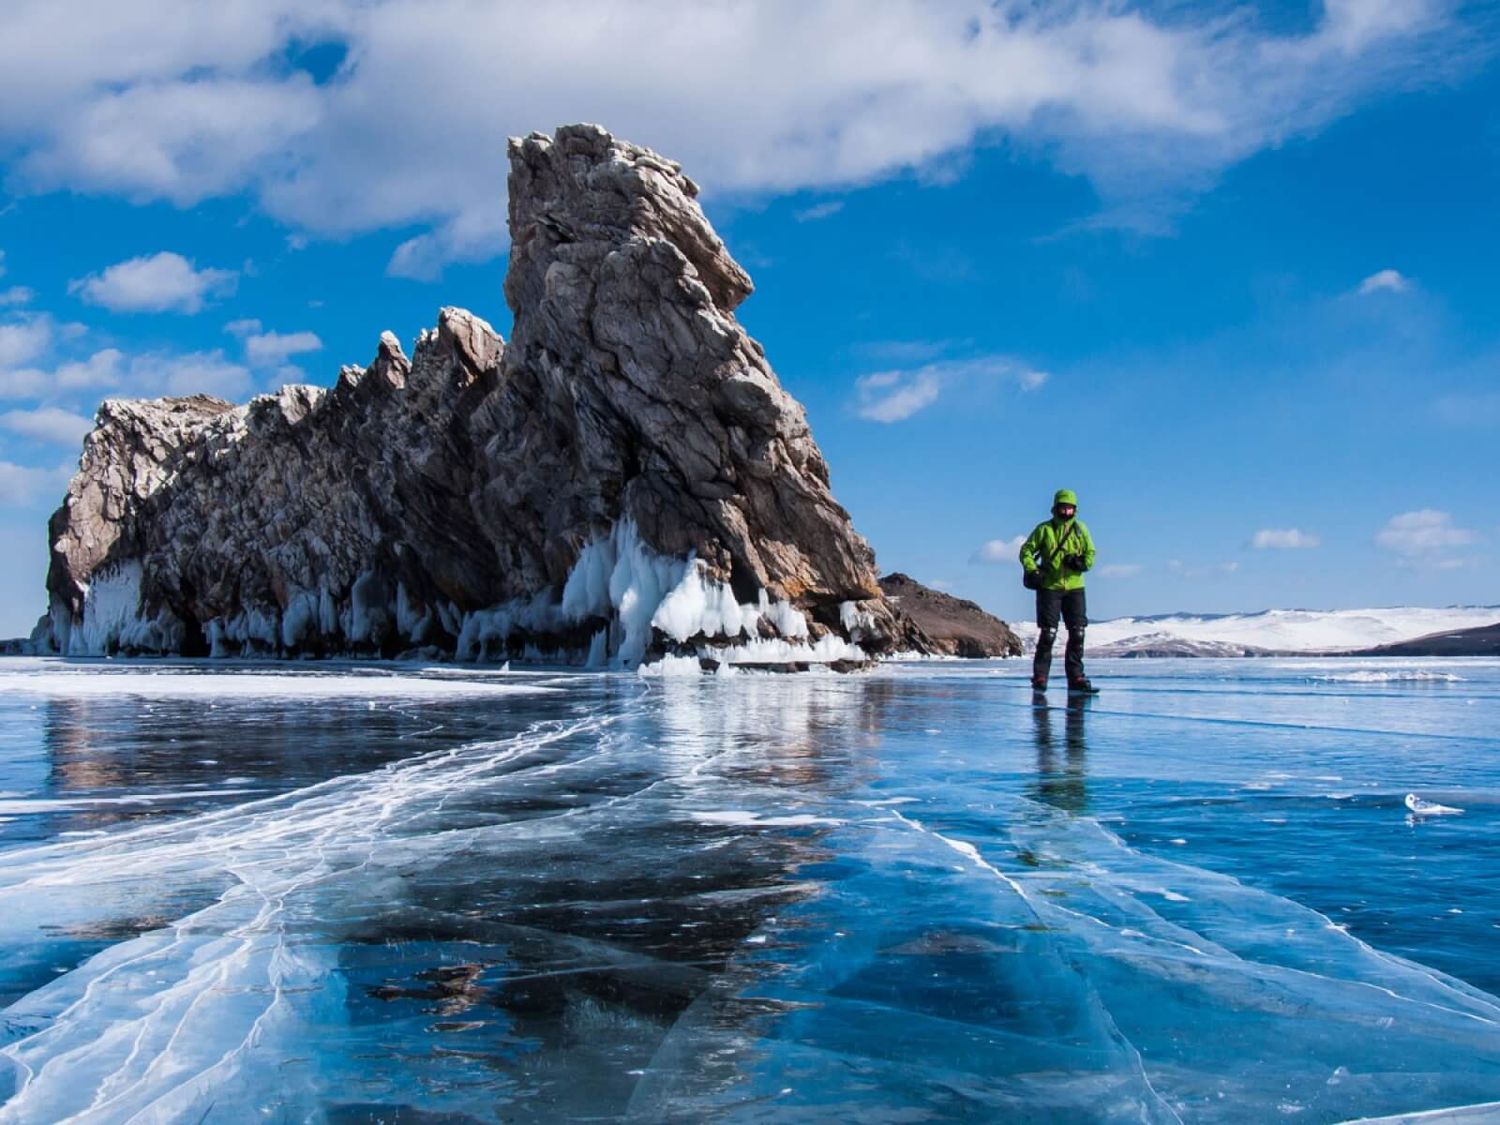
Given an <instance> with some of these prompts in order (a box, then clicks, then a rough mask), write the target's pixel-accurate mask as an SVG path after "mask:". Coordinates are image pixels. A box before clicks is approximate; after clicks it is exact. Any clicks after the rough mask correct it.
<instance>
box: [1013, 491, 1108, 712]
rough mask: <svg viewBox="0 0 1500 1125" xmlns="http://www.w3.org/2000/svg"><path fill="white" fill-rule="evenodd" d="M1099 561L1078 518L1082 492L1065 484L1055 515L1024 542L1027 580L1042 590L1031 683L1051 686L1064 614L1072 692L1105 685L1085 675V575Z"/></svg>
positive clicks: (1038, 596)
mask: <svg viewBox="0 0 1500 1125" xmlns="http://www.w3.org/2000/svg"><path fill="white" fill-rule="evenodd" d="M1093 565H1094V538H1093V536H1091V535H1090V534H1089V529H1088V528H1087V527H1086V526H1084V522H1083V521H1082V520H1081V519H1079V518H1078V496H1077V494H1076V493H1074V492H1073V490H1072V489H1070V488H1060V489H1058V490H1057V492H1056V493H1055V494H1054V495H1053V497H1052V518H1051V519H1050V520H1046V521H1044V522H1042V523H1039V524H1037V525H1036V527H1035V529H1033V531H1032V532H1031V534H1030V535H1028V536H1027V537H1026V542H1025V543H1023V544H1021V570H1022V576H1021V580H1022V582H1023V583H1024V584H1025V586H1026V588H1027V589H1028V590H1035V591H1036V627H1037V629H1038V633H1037V638H1036V656H1035V657H1034V658H1033V660H1032V665H1031V686H1032V689H1033V690H1035V691H1046V690H1047V676H1048V674H1049V673H1050V672H1051V670H1052V644H1053V642H1054V641H1056V640H1057V621H1058V618H1059V616H1060V617H1061V618H1062V620H1063V623H1064V624H1066V625H1067V627H1068V647H1067V650H1066V651H1065V652H1064V653H1063V668H1064V669H1065V670H1066V672H1067V675H1068V691H1069V692H1070V693H1073V694H1082V695H1093V694H1094V693H1095V692H1097V691H1098V690H1099V689H1098V688H1096V687H1094V685H1093V684H1091V683H1089V681H1088V677H1087V676H1085V675H1084V674H1083V631H1084V629H1085V628H1086V627H1087V626H1088V623H1089V619H1088V611H1087V607H1086V605H1085V602H1084V595H1083V575H1084V572H1085V571H1087V570H1088V569H1089V568H1090V567H1092V566H1093Z"/></svg>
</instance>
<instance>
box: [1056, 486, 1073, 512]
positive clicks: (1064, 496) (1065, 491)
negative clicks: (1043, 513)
mask: <svg viewBox="0 0 1500 1125" xmlns="http://www.w3.org/2000/svg"><path fill="white" fill-rule="evenodd" d="M1059 504H1072V505H1073V507H1075V508H1076V507H1078V494H1077V493H1076V492H1074V491H1073V490H1072V489H1071V488H1059V489H1058V490H1057V491H1056V492H1054V493H1053V494H1052V506H1053V507H1054V508H1055V507H1057V506H1058V505H1059Z"/></svg>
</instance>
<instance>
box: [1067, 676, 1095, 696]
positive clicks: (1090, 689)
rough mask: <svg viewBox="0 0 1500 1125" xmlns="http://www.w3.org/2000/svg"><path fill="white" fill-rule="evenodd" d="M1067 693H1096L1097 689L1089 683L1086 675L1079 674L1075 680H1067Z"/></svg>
mask: <svg viewBox="0 0 1500 1125" xmlns="http://www.w3.org/2000/svg"><path fill="white" fill-rule="evenodd" d="M1068 694H1069V695H1098V694H1099V689H1098V688H1096V687H1095V686H1094V685H1093V684H1091V683H1089V679H1088V677H1087V676H1079V677H1078V679H1076V680H1069V681H1068Z"/></svg>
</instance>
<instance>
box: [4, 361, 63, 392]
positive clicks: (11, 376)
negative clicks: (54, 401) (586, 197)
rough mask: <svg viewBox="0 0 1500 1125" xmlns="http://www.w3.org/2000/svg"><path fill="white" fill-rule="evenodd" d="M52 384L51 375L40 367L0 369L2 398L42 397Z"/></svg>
mask: <svg viewBox="0 0 1500 1125" xmlns="http://www.w3.org/2000/svg"><path fill="white" fill-rule="evenodd" d="M51 386H52V378H51V376H49V375H48V374H47V373H46V372H45V371H42V370H41V369H39V368H36V367H18V368H14V369H12V370H8V371H7V370H4V369H0V398H40V397H41V396H42V395H44V394H46V393H47V390H48V388H50V387H51Z"/></svg>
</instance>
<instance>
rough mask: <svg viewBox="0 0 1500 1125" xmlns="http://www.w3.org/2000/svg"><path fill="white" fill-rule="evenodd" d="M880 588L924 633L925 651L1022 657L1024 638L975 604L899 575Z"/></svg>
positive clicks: (884, 581)
mask: <svg viewBox="0 0 1500 1125" xmlns="http://www.w3.org/2000/svg"><path fill="white" fill-rule="evenodd" d="M880 588H881V590H882V591H884V593H885V596H886V598H887V599H888V600H889V601H890V602H891V604H892V605H893V606H894V607H895V608H896V609H897V610H898V611H899V612H900V613H901V614H902V615H903V616H905V617H907V618H908V619H910V620H911V622H912V624H913V625H914V626H915V627H916V628H917V629H918V630H919V631H920V632H921V634H922V637H923V638H924V639H925V641H926V644H925V651H929V652H932V653H937V654H941V655H944V656H963V657H969V658H972V659H985V658H987V657H989V658H992V657H1004V656H1020V655H1021V638H1020V637H1018V636H1016V634H1015V633H1013V632H1012V631H1011V629H1010V626H1008V625H1007V624H1006V623H1005V622H1004V621H1001V620H1000V619H999V618H998V617H994V616H991V615H990V614H988V613H986V612H985V611H984V610H982V609H980V608H979V606H978V605H976V604H975V603H974V602H971V601H967V600H965V599H964V598H955V597H954V596H953V595H952V594H945V593H943V592H942V591H940V590H933V589H931V588H929V587H927V586H924V585H922V584H921V583H920V582H918V581H917V580H916V579H915V578H912V577H910V576H909V575H905V574H901V573H900V572H899V571H898V572H897V573H895V574H887V575H886V576H885V577H884V578H882V579H881V580H880Z"/></svg>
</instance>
